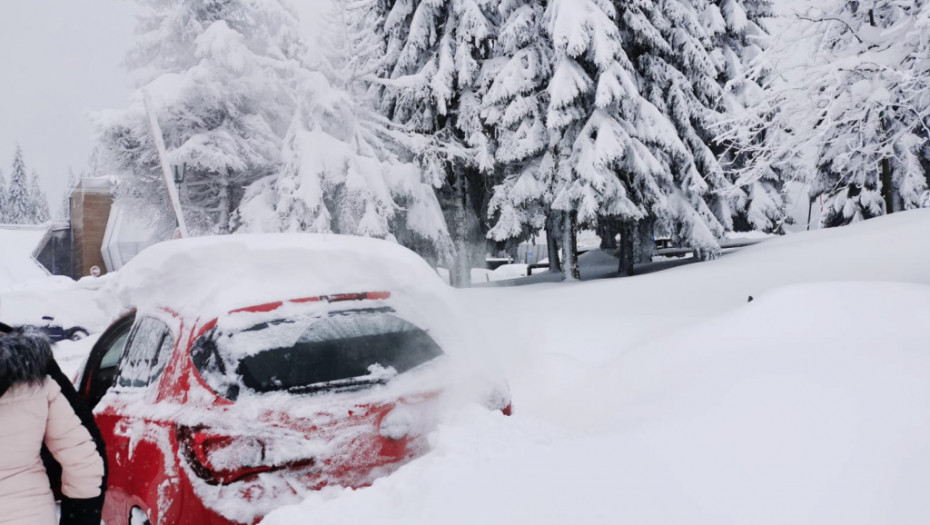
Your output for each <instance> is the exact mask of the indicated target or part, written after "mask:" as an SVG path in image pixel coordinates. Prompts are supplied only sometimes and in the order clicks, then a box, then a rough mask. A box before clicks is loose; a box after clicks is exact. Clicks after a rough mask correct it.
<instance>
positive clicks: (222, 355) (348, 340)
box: [191, 308, 442, 398]
mask: <svg viewBox="0 0 930 525" xmlns="http://www.w3.org/2000/svg"><path fill="white" fill-rule="evenodd" d="M191 352H192V358H193V361H194V364H195V366H197V368H198V370H199V371H200V374H201V375H202V376H203V378H204V380H205V381H206V382H207V384H208V385H210V387H211V388H213V389H214V390H215V391H216V392H217V393H219V394H220V395H223V396H225V397H228V398H235V397H236V396H237V395H238V392H239V390H240V388H241V387H246V388H248V389H249V390H252V391H255V392H272V391H288V392H294V393H312V392H319V391H341V390H354V389H359V388H364V387H366V386H370V385H373V384H383V383H386V382H388V381H390V380H391V378H393V377H394V376H395V375H397V374H401V373H404V372H406V371H408V370H410V369H412V368H415V367H417V366H419V365H421V364H423V363H426V362H428V361H430V360H432V359H433V358H435V357H437V356H439V355H441V354H442V350H441V349H440V348H439V346H438V345H437V344H436V342H435V341H433V339H432V338H431V337H430V336H429V334H427V333H426V332H425V331H423V330H421V329H420V328H418V327H417V326H415V325H414V324H412V323H410V322H409V321H405V320H403V319H401V318H399V317H397V316H396V315H395V314H394V312H393V310H391V309H389V308H373V309H357V310H345V311H337V312H328V313H317V314H315V315H311V316H305V317H296V318H287V319H275V320H272V321H265V322H261V323H258V324H255V325H252V326H250V327H247V328H244V329H240V330H234V331H228V332H223V331H220V330H219V329H214V330H212V331H211V332H209V333H207V334H206V335H204V336H203V337H201V338H200V339H199V340H198V341H197V343H196V344H195V345H194V348H193V349H192V351H191Z"/></svg>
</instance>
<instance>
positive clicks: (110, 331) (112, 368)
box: [78, 312, 136, 410]
mask: <svg viewBox="0 0 930 525" xmlns="http://www.w3.org/2000/svg"><path fill="white" fill-rule="evenodd" d="M135 319H136V314H135V312H133V313H131V314H129V315H126V316H123V317H121V318H120V319H118V320H117V321H116V322H114V323H113V324H111V325H110V327H109V328H107V329H106V331H104V332H103V335H101V336H100V338H99V339H97V342H96V343H95V344H94V347H93V349H92V350H91V351H90V355H89V356H88V358H87V363H86V364H85V365H84V370H83V372H82V374H81V378H80V381H79V382H78V392H79V393H80V395H81V397H82V398H84V401H85V402H86V403H87V406H88V407H90V409H91V410H93V409H94V407H96V406H97V403H99V402H100V399H101V398H102V397H103V395H104V394H106V392H107V390H109V389H110V388H111V387H112V386H113V385H114V384H116V373H117V365H119V359H120V356H121V355H122V353H123V348H125V347H126V342H127V341H128V340H129V331H130V330H131V329H132V324H133V322H134V321H135Z"/></svg>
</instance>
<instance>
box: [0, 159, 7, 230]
mask: <svg viewBox="0 0 930 525" xmlns="http://www.w3.org/2000/svg"><path fill="white" fill-rule="evenodd" d="M8 191H9V190H7V187H6V176H4V175H3V170H2V169H0V224H6V223H7V222H8V221H7V202H8V199H9V198H8V197H7V193H8Z"/></svg>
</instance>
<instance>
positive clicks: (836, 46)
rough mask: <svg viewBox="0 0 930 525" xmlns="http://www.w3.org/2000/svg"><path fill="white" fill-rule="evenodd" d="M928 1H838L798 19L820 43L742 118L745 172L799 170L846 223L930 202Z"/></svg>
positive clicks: (813, 42) (827, 215) (836, 219)
mask: <svg viewBox="0 0 930 525" xmlns="http://www.w3.org/2000/svg"><path fill="white" fill-rule="evenodd" d="M928 10H930V4H928V3H927V2H899V1H893V0H888V1H882V2H847V1H839V0H836V1H831V2H827V3H824V4H818V6H817V7H811V8H809V9H808V10H806V12H805V13H804V14H803V15H802V16H801V20H799V21H797V22H796V23H794V24H792V28H794V29H796V30H797V32H798V34H797V35H793V39H795V40H799V39H803V40H806V41H807V42H808V48H809V49H811V50H816V52H815V53H813V56H811V57H810V62H809V63H808V64H806V65H805V68H804V70H803V72H801V73H800V74H795V75H792V76H791V78H790V79H789V80H790V82H780V81H778V80H776V81H774V85H773V87H772V88H771V90H770V92H771V93H770V95H768V96H766V97H765V98H764V99H763V101H762V103H761V104H759V105H758V106H757V107H756V108H754V111H753V112H752V113H751V114H750V115H748V116H747V117H746V118H745V119H744V120H743V121H742V122H741V124H742V126H741V128H739V131H738V132H739V133H742V134H743V135H744V136H746V137H750V138H756V137H758V138H759V140H756V141H755V142H754V144H753V145H751V146H748V147H747V151H748V152H749V153H750V154H751V155H752V157H753V158H752V162H751V163H750V164H749V165H748V166H747V167H746V168H745V169H744V170H743V178H744V180H754V179H758V178H761V177H764V176H765V174H766V173H767V172H768V171H769V170H782V171H793V172H796V173H798V174H799V178H801V180H803V181H805V182H809V183H810V184H811V188H810V196H811V199H812V200H813V199H815V198H818V197H820V198H822V199H823V202H824V209H823V214H822V216H821V223H822V224H823V225H824V226H837V225H841V224H845V223H848V222H853V221H857V220H863V219H868V218H870V217H875V216H877V215H881V214H884V213H890V212H892V211H896V210H903V209H909V208H914V207H918V206H921V205H926V204H927V202H926V196H927V173H926V170H925V168H924V164H925V163H926V162H927V159H928V156H927V144H928V139H927V137H928V132H927V127H926V126H927V120H926V116H927V115H928V114H930V96H928V94H927V93H928V88H930V86H928V82H930V78H928V76H927V63H928V62H927V56H928V50H930V49H928V41H927V40H928V39H927V36H926V34H925V33H924V31H925V30H926V28H927V27H928V25H927V18H928V16H930V13H928Z"/></svg>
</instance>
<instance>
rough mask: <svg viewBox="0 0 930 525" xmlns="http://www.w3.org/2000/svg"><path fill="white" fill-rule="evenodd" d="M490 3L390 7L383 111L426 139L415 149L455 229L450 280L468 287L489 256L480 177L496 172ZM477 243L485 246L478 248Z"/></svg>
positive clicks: (421, 1) (446, 0) (437, 0)
mask: <svg viewBox="0 0 930 525" xmlns="http://www.w3.org/2000/svg"><path fill="white" fill-rule="evenodd" d="M496 5H497V2H494V1H492V0H398V1H396V2H394V3H393V5H391V6H390V9H389V10H386V13H387V14H386V16H385V19H384V28H383V29H379V31H383V34H384V35H385V37H386V39H387V46H386V48H385V57H384V62H383V65H382V67H381V71H382V72H383V78H382V79H380V80H379V82H380V84H381V85H383V86H384V90H383V93H382V104H381V109H382V111H383V113H384V114H385V115H386V116H387V117H388V118H389V119H391V120H392V121H394V122H396V123H399V124H402V125H404V126H406V127H408V128H409V129H410V130H412V131H415V132H417V133H419V134H421V135H422V136H423V137H424V138H426V139H427V140H426V141H424V142H423V143H422V145H421V146H420V147H419V148H418V150H417V152H416V153H417V156H418V159H419V162H420V164H421V166H422V169H423V170H424V173H425V175H426V176H427V180H428V181H430V182H431V183H432V184H433V185H434V186H435V187H438V188H440V190H439V194H440V198H441V200H442V202H443V203H444V208H445V210H446V212H447V220H448V221H449V222H450V223H451V224H452V238H453V242H454V245H455V257H454V261H453V264H452V272H451V276H452V281H453V284H455V285H457V286H465V285H467V284H468V283H469V282H470V276H469V267H470V263H471V258H472V257H473V256H474V254H475V252H477V254H480V255H481V256H483V255H484V239H483V237H484V235H483V234H482V233H481V231H480V228H479V227H478V226H479V225H480V222H479V221H478V220H477V217H478V215H479V214H480V212H481V208H482V207H483V205H484V199H485V196H484V183H485V181H484V179H483V177H482V175H481V172H485V173H488V172H490V171H492V170H493V169H494V167H495V166H494V159H493V154H492V152H491V151H490V141H489V138H488V136H487V134H486V133H485V129H484V126H483V123H482V122H481V118H480V112H481V98H482V93H483V91H484V90H485V89H486V88H487V86H488V85H489V80H488V79H489V78H491V77H492V75H490V74H483V67H484V65H485V64H486V59H487V58H488V57H489V56H490V54H491V51H492V48H493V41H494V37H495V34H496V31H497V26H498V19H497V11H496V9H494V8H495V7H496ZM475 243H480V246H481V248H480V249H476V246H475Z"/></svg>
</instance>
